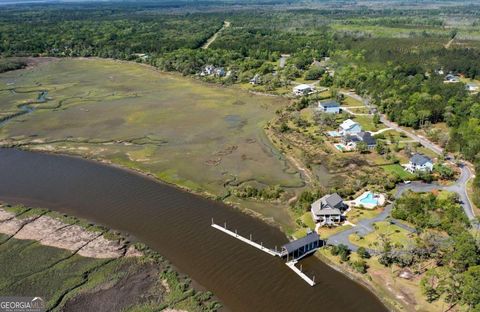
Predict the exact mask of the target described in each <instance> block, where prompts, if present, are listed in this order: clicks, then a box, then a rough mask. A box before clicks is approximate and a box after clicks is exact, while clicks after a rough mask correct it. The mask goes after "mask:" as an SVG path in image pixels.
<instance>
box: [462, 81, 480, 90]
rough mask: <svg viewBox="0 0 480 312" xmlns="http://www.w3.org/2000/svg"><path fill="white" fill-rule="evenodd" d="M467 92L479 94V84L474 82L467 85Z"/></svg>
mask: <svg viewBox="0 0 480 312" xmlns="http://www.w3.org/2000/svg"><path fill="white" fill-rule="evenodd" d="M465 90H467V91H469V92H472V93H474V92H478V90H479V86H478V84H476V83H473V82H469V83H467V84H466V85H465Z"/></svg>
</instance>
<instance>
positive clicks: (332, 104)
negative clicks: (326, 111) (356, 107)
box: [318, 100, 340, 108]
mask: <svg viewBox="0 0 480 312" xmlns="http://www.w3.org/2000/svg"><path fill="white" fill-rule="evenodd" d="M318 105H320V106H322V107H325V108H326V107H340V103H338V102H337V101H334V100H331V101H326V102H320V103H319V104H318Z"/></svg>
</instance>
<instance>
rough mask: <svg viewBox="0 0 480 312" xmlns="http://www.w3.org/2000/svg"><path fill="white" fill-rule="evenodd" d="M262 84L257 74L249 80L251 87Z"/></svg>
mask: <svg viewBox="0 0 480 312" xmlns="http://www.w3.org/2000/svg"><path fill="white" fill-rule="evenodd" d="M261 82H262V79H261V78H260V75H259V74H255V76H253V78H252V79H250V84H252V85H258V84H260V83H261Z"/></svg>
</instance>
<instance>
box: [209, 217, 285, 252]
mask: <svg viewBox="0 0 480 312" xmlns="http://www.w3.org/2000/svg"><path fill="white" fill-rule="evenodd" d="M212 227H214V228H216V229H217V230H220V231H222V232H224V233H227V234H228V235H230V236H233V237H235V238H236V239H239V240H241V241H242V242H244V243H247V244H249V245H250V246H253V247H255V248H257V249H260V250H261V251H264V252H266V253H268V254H269V255H271V256H274V257H280V256H281V254H280V253H279V252H277V251H275V250H272V249H270V248H267V247H263V244H259V243H256V242H254V241H253V240H251V239H248V238H246V237H243V236H241V235H239V234H237V233H236V232H232V231H230V230H229V229H227V228H226V227H223V226H220V225H218V224H215V223H212Z"/></svg>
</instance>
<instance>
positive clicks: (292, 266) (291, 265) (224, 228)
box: [212, 219, 318, 286]
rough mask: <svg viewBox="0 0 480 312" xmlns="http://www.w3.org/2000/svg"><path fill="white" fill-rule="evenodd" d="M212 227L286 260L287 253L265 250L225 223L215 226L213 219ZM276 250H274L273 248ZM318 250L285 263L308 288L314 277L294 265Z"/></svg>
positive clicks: (310, 251)
mask: <svg viewBox="0 0 480 312" xmlns="http://www.w3.org/2000/svg"><path fill="white" fill-rule="evenodd" d="M212 227H213V228H215V229H217V230H219V231H222V232H223V233H226V234H228V235H230V236H232V237H235V238H236V239H238V240H241V241H242V242H244V243H247V244H248V245H250V246H253V247H255V248H257V249H259V250H261V251H263V252H266V253H267V254H269V255H271V256H274V257H280V258H283V257H285V256H287V258H288V251H287V252H286V251H285V250H284V251H283V252H279V251H277V250H272V249H270V248H267V247H264V246H263V244H262V243H260V244H259V243H257V242H255V241H253V239H252V235H250V239H248V238H246V237H243V236H242V235H239V234H238V233H237V230H235V231H231V230H229V229H228V228H227V224H226V223H225V224H224V225H223V226H221V225H218V224H215V223H214V222H213V219H212ZM282 248H283V249H285V246H284V247H282ZM275 249H276V248H275ZM317 249H318V247H316V248H313V249H311V250H309V251H307V252H305V253H304V254H302V255H300V256H298V257H296V258H294V259H293V260H290V261H287V262H286V265H287V266H288V267H289V268H290V269H292V271H293V272H295V273H296V274H297V275H298V276H300V277H301V278H302V279H303V280H304V281H305V282H307V284H308V285H310V286H315V276H314V277H313V279H310V278H309V277H308V276H307V275H305V273H303V272H302V270H301V269H298V268H297V267H296V266H295V265H296V264H297V263H298V261H299V260H300V259H301V258H303V257H305V256H307V255H309V254H312V253H314V252H315V251H316V250H317Z"/></svg>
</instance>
